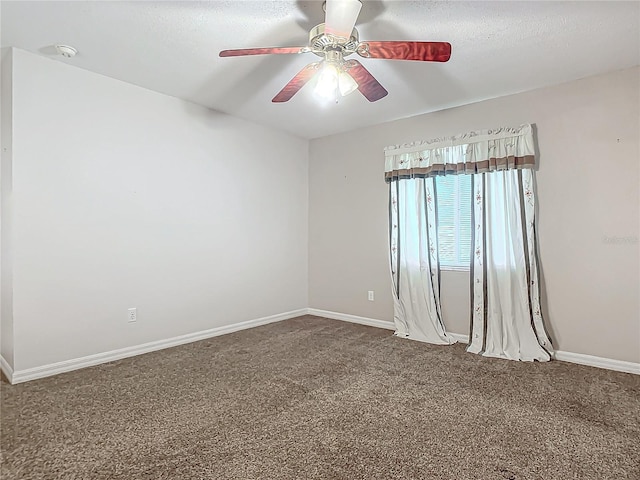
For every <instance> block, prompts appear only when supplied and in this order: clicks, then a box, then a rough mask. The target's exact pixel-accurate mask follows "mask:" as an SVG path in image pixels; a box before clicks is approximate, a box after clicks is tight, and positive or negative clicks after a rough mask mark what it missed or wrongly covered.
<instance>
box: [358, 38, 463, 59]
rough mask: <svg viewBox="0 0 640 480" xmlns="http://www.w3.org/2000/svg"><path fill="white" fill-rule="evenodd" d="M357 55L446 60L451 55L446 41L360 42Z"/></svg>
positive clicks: (449, 45)
mask: <svg viewBox="0 0 640 480" xmlns="http://www.w3.org/2000/svg"><path fill="white" fill-rule="evenodd" d="M357 52H358V55H360V56H361V57H364V58H386V59H389V60H418V61H423V62H446V61H448V60H449V58H450V57H451V44H450V43H448V42H362V43H360V45H359V46H358V50H357Z"/></svg>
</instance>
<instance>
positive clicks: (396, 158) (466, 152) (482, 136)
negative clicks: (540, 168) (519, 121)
mask: <svg viewBox="0 0 640 480" xmlns="http://www.w3.org/2000/svg"><path fill="white" fill-rule="evenodd" d="M384 153H385V180H386V181H387V182H391V181H392V180H397V179H400V178H415V177H417V178H421V177H434V176H437V175H449V174H454V175H457V174H471V173H484V172H491V171H494V170H510V169H520V168H533V166H534V165H535V150H534V143H533V131H532V128H531V125H529V124H527V125H521V126H519V127H515V128H508V127H502V128H496V129H491V130H480V131H474V132H469V133H465V134H462V135H456V136H453V137H443V138H436V139H433V140H426V141H420V142H413V143H408V144H404V145H391V146H388V147H386V148H385V149H384Z"/></svg>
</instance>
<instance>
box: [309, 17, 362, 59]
mask: <svg viewBox="0 0 640 480" xmlns="http://www.w3.org/2000/svg"><path fill="white" fill-rule="evenodd" d="M359 43H360V40H359V36H358V30H356V29H355V28H354V29H353V31H352V32H351V36H350V37H349V38H342V37H336V36H334V35H331V34H328V33H325V25H324V23H321V24H320V25H316V26H315V27H313V28H312V29H311V31H310V32H309V48H310V49H311V52H313V53H315V54H316V55H318V56H319V57H325V56H326V52H327V50H334V49H339V50H340V51H341V54H342V56H343V57H346V56H348V55H351V54H352V53H355V51H356V49H357V48H358V44H359ZM327 60H328V57H327Z"/></svg>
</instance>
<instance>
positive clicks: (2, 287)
mask: <svg viewBox="0 0 640 480" xmlns="http://www.w3.org/2000/svg"><path fill="white" fill-rule="evenodd" d="M0 55H1V58H0V62H1V67H2V68H1V74H0V355H1V356H2V358H4V360H5V361H6V362H7V363H8V365H9V367H13V299H12V297H13V295H12V291H13V282H12V274H11V272H12V267H11V248H10V246H11V155H12V140H13V138H12V123H11V117H12V112H13V106H12V98H11V91H12V68H11V59H12V52H11V49H10V48H3V49H2V50H1V52H0Z"/></svg>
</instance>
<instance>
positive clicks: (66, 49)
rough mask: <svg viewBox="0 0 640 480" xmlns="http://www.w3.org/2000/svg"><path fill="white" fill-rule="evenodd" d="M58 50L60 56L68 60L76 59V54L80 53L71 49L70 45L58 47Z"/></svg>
mask: <svg viewBox="0 0 640 480" xmlns="http://www.w3.org/2000/svg"><path fill="white" fill-rule="evenodd" d="M56 50H57V51H58V53H59V54H60V55H62V56H63V57H66V58H71V57H75V56H76V53H78V50H76V49H75V48H73V47H70V46H69V45H56Z"/></svg>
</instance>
